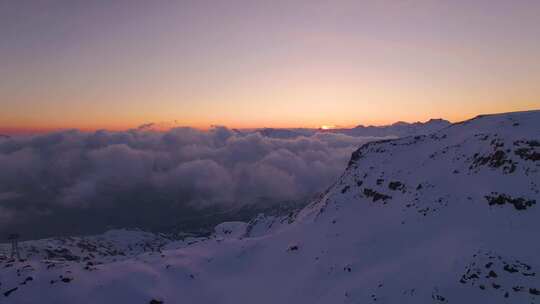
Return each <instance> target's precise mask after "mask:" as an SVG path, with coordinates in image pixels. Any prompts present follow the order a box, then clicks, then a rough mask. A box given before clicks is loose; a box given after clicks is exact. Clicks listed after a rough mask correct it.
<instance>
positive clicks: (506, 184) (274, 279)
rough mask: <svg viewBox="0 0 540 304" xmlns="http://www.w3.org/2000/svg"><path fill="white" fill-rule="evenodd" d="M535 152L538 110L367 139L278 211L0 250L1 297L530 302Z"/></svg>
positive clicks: (538, 148)
mask: <svg viewBox="0 0 540 304" xmlns="http://www.w3.org/2000/svg"><path fill="white" fill-rule="evenodd" d="M539 160H540V111H531V112H520V113H510V114H501V115H490V116H480V117H477V118H475V119H472V120H469V121H466V122H463V123H459V124H454V125H452V126H450V127H448V128H445V129H443V130H440V131H438V132H436V133H433V134H431V135H427V136H416V137H408V138H402V139H397V140H390V141H383V142H374V143H369V144H366V145H364V146H362V147H361V148H360V149H358V150H357V151H356V152H355V153H354V154H353V156H352V158H351V161H350V163H349V166H348V168H347V169H346V171H345V172H344V174H343V175H342V176H341V178H340V179H339V180H338V181H337V182H336V183H335V184H334V185H333V186H331V187H330V188H329V189H328V190H327V191H326V192H325V193H323V194H322V195H321V196H320V197H319V198H318V199H317V200H316V201H314V202H313V203H312V204H310V205H309V206H307V207H306V208H304V209H303V210H302V211H300V212H299V213H297V214H290V215H289V216H288V217H284V218H265V217H263V216H261V217H259V218H257V219H255V220H253V221H252V222H251V223H249V224H245V223H239V222H236V223H223V224H221V225H219V226H218V227H216V233H215V234H214V235H213V236H212V237H210V238H206V239H186V240H184V241H174V242H168V243H167V242H161V239H160V238H159V237H158V236H155V237H154V238H153V239H152V238H151V237H150V239H151V240H150V241H148V242H149V243H151V244H154V247H152V246H150V245H149V246H150V247H151V248H154V249H155V250H154V249H152V250H149V251H144V250H143V251H141V252H142V253H141V252H139V251H137V250H135V249H133V248H132V249H133V250H130V246H131V245H130V244H129V242H128V245H125V246H124V247H123V249H121V250H117V251H114V250H112V251H110V252H107V251H103V250H102V248H101V247H100V245H99V244H101V243H99V242H97V241H96V240H93V241H92V242H90V243H91V244H94V245H95V244H98V245H95V246H94V247H92V246H86V247H85V246H82V247H81V245H80V243H81V242H82V241H81V239H71V241H70V243H69V242H68V243H69V244H68V245H66V246H67V247H61V244H57V243H54V242H48V245H45V244H43V245H39V244H38V243H36V242H40V241H34V243H32V242H26V243H25V244H24V246H25V251H26V252H28V248H29V246H34V249H33V251H32V252H34V254H33V255H32V257H30V258H29V259H28V260H27V261H24V262H13V261H9V260H3V261H0V269H1V270H0V282H1V285H0V292H2V294H1V295H0V297H1V300H0V302H2V303H4V302H5V303H73V302H78V303H540V242H539V241H538V240H539V233H540V232H539V231H540V211H539V208H540V206H539V204H540V193H539V191H540V185H539V184H540V174H539V169H540V162H539ZM118 233H119V235H116V236H115V237H116V238H120V239H122V238H123V234H126V235H129V232H125V231H124V232H122V231H120V232H118ZM135 234H136V233H135ZM132 237H133V236H132ZM135 238H136V239H137V241H136V242H135V243H138V244H146V243H147V241H145V239H144V238H141V237H140V236H136V237H135ZM102 242H105V241H103V240H102ZM126 242H127V241H126ZM83 243H84V242H83ZM55 244H56V245H55ZM40 246H41V247H40ZM43 246H52V247H54V246H58V248H56V249H55V248H49V251H44V249H43ZM111 246H112V245H111ZM141 246H143V245H141ZM143 247H144V246H143ZM40 248H41V249H40ZM69 248H71V249H69ZM137 248H139V247H137ZM55 250H58V251H59V252H60V254H57V255H54V254H52V255H51V254H49V255H47V254H44V253H45V252H48V253H50V252H55ZM66 250H67V252H66ZM100 250H101V251H102V254H98V253H97V252H99V251H100ZM71 251H73V252H75V251H76V253H77V254H75V256H76V257H75V258H71V259H66V258H65V256H66V255H67V256H69V254H68V253H69V252H71ZM103 252H104V253H103ZM132 253H133V254H132ZM62 256H64V257H62ZM15 288H16V289H15Z"/></svg>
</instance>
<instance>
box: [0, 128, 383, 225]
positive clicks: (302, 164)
mask: <svg viewBox="0 0 540 304" xmlns="http://www.w3.org/2000/svg"><path fill="white" fill-rule="evenodd" d="M371 139H373V138H366V137H352V136H347V135H343V134H331V133H316V132H313V133H312V134H306V135H298V136H295V137H290V136H288V137H287V138H276V137H270V136H265V135H261V133H260V132H256V131H253V132H247V133H246V132H237V131H234V130H229V129H227V128H223V127H217V128H213V129H211V130H209V131H199V130H195V129H191V128H175V129H172V130H170V131H168V132H155V131H151V130H146V129H144V128H143V129H138V130H130V131H126V132H108V131H97V132H94V133H82V132H79V131H66V132H59V133H52V134H47V135H39V136H33V137H20V138H11V139H3V140H0V168H1V171H0V230H4V229H8V228H11V229H22V230H28V229H29V228H28V226H29V225H31V226H34V227H33V228H32V229H36V227H35V225H41V227H42V228H41V229H45V230H47V229H50V230H51V233H53V232H55V233H56V232H61V233H70V231H65V230H66V229H67V230H69V229H70V228H69V227H72V228H73V230H74V231H79V230H85V228H84V227H85V225H91V226H96V227H97V226H99V225H126V226H137V225H142V226H146V225H152V223H160V224H163V225H164V224H166V223H168V224H172V222H174V221H176V220H177V217H178V216H179V215H180V214H181V212H184V211H182V210H192V209H201V208H217V207H219V208H230V207H236V206H239V205H248V204H272V203H276V202H285V201H298V200H305V199H306V198H307V197H310V196H311V195H313V194H315V193H317V192H318V191H321V190H324V188H325V187H326V186H328V185H329V184H330V183H331V182H332V181H333V180H334V179H335V178H336V177H337V176H338V175H339V174H340V173H341V172H342V171H343V169H344V167H345V164H346V163H347V160H348V159H349V157H350V154H351V152H352V151H353V150H354V149H355V148H357V147H358V146H359V145H361V144H362V143H364V142H366V141H368V140H371ZM169 222H171V223H169ZM143 228H144V227H143Z"/></svg>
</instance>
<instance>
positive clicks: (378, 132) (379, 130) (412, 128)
mask: <svg viewBox="0 0 540 304" xmlns="http://www.w3.org/2000/svg"><path fill="white" fill-rule="evenodd" d="M450 125H451V123H450V122H449V121H448V120H444V119H440V118H438V119H430V120H428V121H426V122H419V121H418V122H414V123H408V122H404V121H398V122H395V123H393V124H391V125H386V126H364V125H358V126H356V127H354V128H352V129H332V130H328V132H332V133H342V134H346V135H349V136H396V137H406V136H413V135H425V134H429V133H433V132H436V131H439V130H441V129H444V128H446V127H448V126H450Z"/></svg>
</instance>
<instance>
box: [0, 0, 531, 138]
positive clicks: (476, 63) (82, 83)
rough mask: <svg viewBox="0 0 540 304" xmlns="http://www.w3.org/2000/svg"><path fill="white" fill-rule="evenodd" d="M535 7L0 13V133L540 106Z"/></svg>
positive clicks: (76, 5) (277, 6) (311, 1)
mask: <svg viewBox="0 0 540 304" xmlns="http://www.w3.org/2000/svg"><path fill="white" fill-rule="evenodd" d="M539 16H540V1H537V0H530V1H526V0H523V1H519V0H518V1H499V0H476V1H462V0H456V1H436V0H418V1H413V0H408V1H406V0H403V1H389V0H382V1H381V0H377V1H376V0H373V1H361V0H356V1H316V0H297V1H294V0H291V1H279V0H273V1H253V0H252V1H233V0H231V1H217V0H216V1H204V0H196V1H165V0H163V1H159V0H156V1H137V0H126V1H121V0H118V1H114V0H95V1H86V0H85V1H82V0H65V1H62V0H56V1H53V0H35V1H26V0H0V39H1V40H0V70H1V72H0V106H1V111H0V129H3V130H8V129H10V130H12V131H13V130H15V129H51V128H53V129H54V128H82V129H96V128H109V129H122V128H130V127H135V126H137V125H139V124H143V123H147V122H170V121H174V120H176V121H177V122H178V124H181V125H191V126H195V127H200V128H205V127H208V126H210V125H213V124H218V125H226V126H229V127H262V126H267V127H299V126H305V127H318V126H320V125H340V126H353V125H356V124H359V123H363V124H385V123H391V122H394V121H397V120H405V121H416V120H426V119H429V118H432V117H443V118H447V119H450V120H454V121H455V120H462V119H466V118H470V117H472V116H474V115H477V114H481V113H494V112H506V111H516V110H527V109H539V108H540V85H539V84H540V17H539Z"/></svg>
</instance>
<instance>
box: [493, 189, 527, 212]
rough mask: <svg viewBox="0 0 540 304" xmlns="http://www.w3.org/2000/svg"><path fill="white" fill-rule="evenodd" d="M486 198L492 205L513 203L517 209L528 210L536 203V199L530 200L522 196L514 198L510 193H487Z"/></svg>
mask: <svg viewBox="0 0 540 304" xmlns="http://www.w3.org/2000/svg"><path fill="white" fill-rule="evenodd" d="M485 198H486V200H487V201H488V203H489V205H490V206H492V205H504V204H511V205H513V206H514V208H515V209H516V210H526V209H527V208H529V207H532V206H533V205H535V204H536V200H528V199H525V198H522V197H518V198H512V197H511V196H509V195H506V194H498V193H496V192H493V193H492V195H486V196H485Z"/></svg>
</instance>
